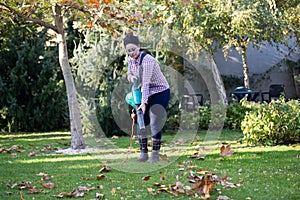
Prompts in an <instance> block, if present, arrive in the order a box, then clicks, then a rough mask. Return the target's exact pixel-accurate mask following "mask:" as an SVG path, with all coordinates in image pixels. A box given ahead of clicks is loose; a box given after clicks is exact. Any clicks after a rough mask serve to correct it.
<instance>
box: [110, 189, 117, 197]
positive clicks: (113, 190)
mask: <svg viewBox="0 0 300 200" xmlns="http://www.w3.org/2000/svg"><path fill="white" fill-rule="evenodd" d="M116 191H117V189H116V188H114V187H113V188H112V189H111V194H112V195H115V194H116Z"/></svg>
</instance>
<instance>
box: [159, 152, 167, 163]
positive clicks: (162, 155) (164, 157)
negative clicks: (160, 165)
mask: <svg viewBox="0 0 300 200" xmlns="http://www.w3.org/2000/svg"><path fill="white" fill-rule="evenodd" d="M159 157H160V158H161V159H162V160H163V161H166V162H167V163H169V162H170V160H169V159H168V156H167V154H159Z"/></svg>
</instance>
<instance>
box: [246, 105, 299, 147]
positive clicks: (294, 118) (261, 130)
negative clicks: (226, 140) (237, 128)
mask: <svg viewBox="0 0 300 200" xmlns="http://www.w3.org/2000/svg"><path fill="white" fill-rule="evenodd" d="M299 110H300V104H299V102H298V101H297V100H290V101H288V102H285V101H284V99H281V100H277V101H274V100H273V101H272V102H271V103H269V104H268V103H263V104H261V105H260V106H259V107H257V109H254V110H252V111H250V112H248V113H247V114H246V116H245V118H244V120H243V121H242V127H241V129H242V131H243V133H244V141H245V142H246V143H247V144H250V145H257V144H263V145H276V144H281V143H288V142H297V141H299V139H300V112H299Z"/></svg>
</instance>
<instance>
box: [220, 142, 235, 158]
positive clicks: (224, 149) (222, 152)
mask: <svg viewBox="0 0 300 200" xmlns="http://www.w3.org/2000/svg"><path fill="white" fill-rule="evenodd" d="M233 154H234V151H232V150H231V149H230V144H228V145H227V146H226V147H225V146H224V145H222V146H221V148H220V155H221V156H232V155H233Z"/></svg>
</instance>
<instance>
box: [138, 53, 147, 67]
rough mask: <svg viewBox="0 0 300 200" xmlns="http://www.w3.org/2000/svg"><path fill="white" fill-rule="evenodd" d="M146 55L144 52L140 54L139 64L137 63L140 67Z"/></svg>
mask: <svg viewBox="0 0 300 200" xmlns="http://www.w3.org/2000/svg"><path fill="white" fill-rule="evenodd" d="M147 54H148V53H147V52H145V51H142V52H141V60H140V63H139V65H140V66H142V62H143V60H144V57H145V56H146V55H147Z"/></svg>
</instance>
